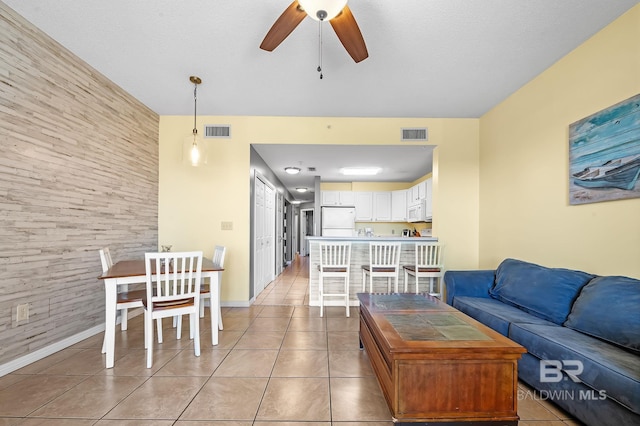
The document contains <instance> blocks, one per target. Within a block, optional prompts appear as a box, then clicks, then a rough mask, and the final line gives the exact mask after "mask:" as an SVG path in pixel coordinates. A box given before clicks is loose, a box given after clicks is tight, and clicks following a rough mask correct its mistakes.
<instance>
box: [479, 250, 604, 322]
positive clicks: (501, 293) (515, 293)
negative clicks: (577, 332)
mask: <svg viewBox="0 0 640 426" xmlns="http://www.w3.org/2000/svg"><path fill="white" fill-rule="evenodd" d="M592 278H593V275H591V274H587V273H586V272H580V271H573V270H569V269H561V268H546V267H544V266H540V265H535V264H533V263H529V262H523V261H521V260H516V259H505V260H504V261H503V262H502V263H501V264H500V266H498V269H497V271H496V283H495V285H494V286H493V287H492V288H491V289H490V290H489V294H490V295H491V297H493V298H495V299H498V300H500V301H502V302H505V303H509V304H511V305H513V306H516V307H518V308H520V309H522V310H523V311H526V312H529V313H530V314H533V315H535V316H537V317H540V318H543V319H546V320H548V321H551V322H554V323H556V324H558V325H562V323H563V322H564V321H565V320H566V319H567V315H569V312H571V306H572V305H573V302H574V301H575V300H576V298H577V297H578V293H580V290H581V289H582V287H583V286H584V285H586V284H587V283H588V282H589V281H590V280H591V279H592Z"/></svg>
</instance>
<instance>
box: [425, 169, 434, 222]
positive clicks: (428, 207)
mask: <svg viewBox="0 0 640 426" xmlns="http://www.w3.org/2000/svg"><path fill="white" fill-rule="evenodd" d="M424 183H425V195H424V199H425V203H424V208H425V210H424V216H425V218H426V219H427V220H431V217H432V216H433V179H432V178H429V179H427V180H425V181H424Z"/></svg>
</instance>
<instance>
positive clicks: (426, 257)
mask: <svg viewBox="0 0 640 426" xmlns="http://www.w3.org/2000/svg"><path fill="white" fill-rule="evenodd" d="M403 269H404V291H405V293H406V292H407V290H408V280H409V275H411V276H413V277H415V279H416V294H418V292H419V291H420V290H419V281H420V278H429V295H431V296H435V297H437V298H442V282H441V280H442V276H443V275H444V245H443V244H440V243H434V242H426V241H425V242H419V243H416V257H415V264H413V265H404V266H403ZM436 278H437V279H438V291H437V292H436V291H434V285H433V284H434V279H436Z"/></svg>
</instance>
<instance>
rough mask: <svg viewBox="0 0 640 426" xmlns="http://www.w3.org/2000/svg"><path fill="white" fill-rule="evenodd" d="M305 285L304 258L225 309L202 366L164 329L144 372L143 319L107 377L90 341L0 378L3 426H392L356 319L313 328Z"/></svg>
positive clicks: (544, 415)
mask: <svg viewBox="0 0 640 426" xmlns="http://www.w3.org/2000/svg"><path fill="white" fill-rule="evenodd" d="M307 280H308V269H307V267H306V259H305V258H300V259H298V261H296V262H295V263H294V264H293V265H292V266H290V267H288V268H287V269H286V270H285V272H284V273H283V274H282V275H281V276H280V277H278V279H276V280H275V281H273V282H272V283H271V284H270V285H269V286H268V287H267V289H266V290H265V291H264V292H263V293H262V294H261V295H260V297H259V298H258V300H257V301H256V303H255V304H254V305H253V306H251V307H250V308H223V318H224V331H223V332H221V333H220V343H219V345H218V346H215V347H213V346H211V334H210V329H209V328H207V325H208V324H209V321H208V319H207V320H204V321H202V322H201V324H202V330H201V336H202V338H201V341H202V354H201V356H200V357H199V358H196V357H195V356H194V355H193V346H192V344H191V341H190V340H189V339H188V335H189V334H188V331H187V330H188V329H187V325H186V323H187V322H188V321H184V323H185V333H183V338H182V340H176V339H175V331H174V330H173V329H171V325H170V324H169V321H166V320H165V332H164V338H165V341H164V343H163V344H162V345H161V347H158V346H157V345H156V348H155V349H154V350H155V353H154V365H153V368H151V369H147V368H145V352H144V346H143V334H144V332H143V324H142V317H141V316H138V317H135V318H132V319H131V320H130V323H129V330H127V331H125V332H120V331H119V330H118V332H117V335H116V336H117V337H116V362H115V367H114V368H113V369H105V368H104V357H103V355H102V354H101V353H100V347H101V344H102V335H96V336H94V337H91V338H89V339H86V340H84V341H82V342H80V343H78V344H76V345H74V346H72V347H69V348H67V349H64V350H62V351H60V352H57V353H56V354H53V355H51V356H49V357H47V358H45V359H42V360H40V361H38V362H35V363H33V364H31V365H29V366H27V367H24V368H22V369H20V370H18V371H15V372H14V373H12V374H8V375H6V376H4V377H0V426H7V425H27V426H29V425H72V426H73V425H136V426H137V425H142V426H144V425H160V426H162V425H198V426H205V425H229V426H248V425H260V426H270V425H275V424H286V425H289V426H303V425H304V426H321V425H322V426H330V425H334V426H356V425H363V426H364V425H366V426H383V425H384V426H387V425H392V424H393V423H392V422H391V420H390V419H391V417H390V414H389V411H388V409H387V406H386V403H385V401H384V398H383V396H382V393H381V391H380V388H379V387H378V383H377V381H376V378H375V376H374V375H373V372H372V370H371V367H370V365H369V360H368V358H367V355H366V353H365V352H363V351H360V350H359V348H358V312H357V309H352V311H351V313H352V316H351V318H345V316H344V310H343V308H327V309H326V314H325V317H324V318H320V317H319V309H318V308H310V307H309V306H306V305H305V303H306V301H307V294H306V286H307ZM207 311H208V310H207ZM207 315H208V313H207ZM521 386H522V390H523V392H522V394H523V395H526V392H524V391H525V390H526V387H525V385H521ZM518 404H519V409H518V412H519V415H520V418H521V421H520V424H521V425H538V426H545V425H553V426H560V425H577V424H579V423H578V422H576V421H574V420H572V419H571V418H570V417H569V416H568V415H567V414H565V413H564V412H563V411H562V410H560V409H558V408H556V407H555V406H553V405H552V404H550V403H548V402H545V401H537V400H531V399H527V398H520V400H519V402H518Z"/></svg>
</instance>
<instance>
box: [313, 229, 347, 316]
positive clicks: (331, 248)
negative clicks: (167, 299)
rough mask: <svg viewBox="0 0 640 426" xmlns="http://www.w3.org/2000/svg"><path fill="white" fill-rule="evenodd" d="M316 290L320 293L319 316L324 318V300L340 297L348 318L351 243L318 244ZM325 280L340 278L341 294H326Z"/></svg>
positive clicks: (335, 292) (334, 292)
mask: <svg viewBox="0 0 640 426" xmlns="http://www.w3.org/2000/svg"><path fill="white" fill-rule="evenodd" d="M318 268H319V275H318V290H319V292H320V316H321V317H322V316H324V299H325V298H326V297H340V298H342V299H343V301H344V305H345V307H346V310H347V316H349V274H350V271H351V242H350V241H348V242H322V243H320V264H319V265H318ZM327 278H341V279H343V280H344V286H343V288H342V291H341V292H338V291H332V292H330V293H327V292H326V291H325V290H326V288H327V283H326V282H325V280H327Z"/></svg>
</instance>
